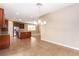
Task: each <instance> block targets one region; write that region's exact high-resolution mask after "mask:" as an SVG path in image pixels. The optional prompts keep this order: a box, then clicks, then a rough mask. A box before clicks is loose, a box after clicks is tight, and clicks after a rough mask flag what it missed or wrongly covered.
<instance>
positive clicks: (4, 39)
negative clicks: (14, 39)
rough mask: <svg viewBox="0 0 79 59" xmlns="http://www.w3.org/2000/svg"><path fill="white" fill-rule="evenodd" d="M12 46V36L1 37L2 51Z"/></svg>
mask: <svg viewBox="0 0 79 59" xmlns="http://www.w3.org/2000/svg"><path fill="white" fill-rule="evenodd" d="M9 46H10V36H9V35H0V50H1V49H4V48H8V47H9Z"/></svg>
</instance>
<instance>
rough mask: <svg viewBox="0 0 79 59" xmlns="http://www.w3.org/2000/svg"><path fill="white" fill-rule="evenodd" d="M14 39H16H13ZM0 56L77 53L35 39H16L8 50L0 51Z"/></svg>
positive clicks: (71, 54)
mask: <svg viewBox="0 0 79 59" xmlns="http://www.w3.org/2000/svg"><path fill="white" fill-rule="evenodd" d="M15 39H16V38H15ZM0 55H2V56H62V55H64V56H74V55H79V51H76V50H73V49H69V48H66V47H62V46H59V45H56V44H52V43H49V42H45V41H42V40H40V38H39V37H38V36H37V37H31V39H23V40H21V39H17V40H16V42H13V43H12V44H11V46H10V48H7V49H4V50H0Z"/></svg>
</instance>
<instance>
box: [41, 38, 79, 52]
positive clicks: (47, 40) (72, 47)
mask: <svg viewBox="0 0 79 59" xmlns="http://www.w3.org/2000/svg"><path fill="white" fill-rule="evenodd" d="M42 40H43V39H42ZM43 41H47V42H50V43H54V44H56V45H61V46H64V47H68V48H71V49H74V50H78V51H79V49H78V48H75V47H71V46H68V45H65V44H62V43H58V42H54V41H49V40H43Z"/></svg>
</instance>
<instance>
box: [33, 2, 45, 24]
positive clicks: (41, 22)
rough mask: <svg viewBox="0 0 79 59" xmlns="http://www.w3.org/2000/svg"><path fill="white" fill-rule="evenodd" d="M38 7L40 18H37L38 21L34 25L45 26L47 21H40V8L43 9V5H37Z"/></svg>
mask: <svg viewBox="0 0 79 59" xmlns="http://www.w3.org/2000/svg"><path fill="white" fill-rule="evenodd" d="M36 5H37V7H38V18H37V21H34V24H36V25H44V24H46V21H45V20H43V21H42V20H41V19H40V7H41V6H42V5H43V4H41V3H37V4H36Z"/></svg>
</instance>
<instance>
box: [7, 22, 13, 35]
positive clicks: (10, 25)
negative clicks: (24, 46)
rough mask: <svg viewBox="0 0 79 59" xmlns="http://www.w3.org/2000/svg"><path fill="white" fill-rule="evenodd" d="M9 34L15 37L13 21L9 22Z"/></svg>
mask: <svg viewBox="0 0 79 59" xmlns="http://www.w3.org/2000/svg"><path fill="white" fill-rule="evenodd" d="M8 34H10V36H13V21H8Z"/></svg>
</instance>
